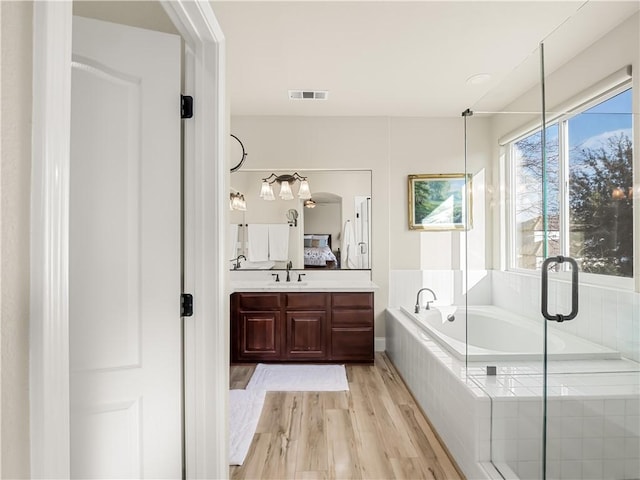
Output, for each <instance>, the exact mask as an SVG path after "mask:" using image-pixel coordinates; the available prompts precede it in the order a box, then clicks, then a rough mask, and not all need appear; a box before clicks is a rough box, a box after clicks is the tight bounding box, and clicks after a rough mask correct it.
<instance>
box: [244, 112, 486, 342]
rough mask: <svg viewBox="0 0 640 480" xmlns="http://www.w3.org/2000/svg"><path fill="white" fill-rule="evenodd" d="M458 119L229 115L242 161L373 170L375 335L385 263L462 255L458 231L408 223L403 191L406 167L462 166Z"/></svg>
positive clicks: (447, 169) (479, 160)
mask: <svg viewBox="0 0 640 480" xmlns="http://www.w3.org/2000/svg"><path fill="white" fill-rule="evenodd" d="M478 125H483V130H482V131H476V132H475V133H474V135H477V136H478V138H479V140H478V141H476V142H475V146H474V150H473V152H471V155H470V161H469V166H470V171H472V172H473V173H474V174H475V175H476V177H477V179H478V181H477V182H476V184H475V186H474V189H477V191H476V193H475V194H476V197H477V198H476V200H474V205H475V206H474V230H473V232H472V233H471V235H470V238H471V239H472V240H471V244H472V245H471V247H470V251H472V252H473V254H472V255H470V260H471V259H472V258H473V262H474V266H476V267H479V268H484V266H485V264H486V262H487V260H486V258H487V256H488V253H487V251H486V250H487V247H486V246H487V245H490V240H489V239H488V238H487V232H488V231H490V229H488V228H487V221H488V218H487V215H486V209H487V208H488V207H487V205H486V204H485V203H484V202H483V201H482V198H484V194H483V189H484V183H485V182H484V178H490V176H487V175H488V174H487V172H490V169H489V160H490V158H489V157H488V155H487V154H486V153H483V152H489V151H490V148H489V147H488V144H487V143H486V141H487V140H488V139H489V135H488V126H487V124H486V121H485V120H483V119H478ZM463 126H464V123H463V119H462V117H460V118H446V119H436V118H379V117H340V118H332V117H242V116H236V117H234V116H232V118H231V132H232V133H233V134H234V135H237V136H238V137H239V138H240V139H241V140H242V142H243V143H244V145H245V148H246V149H247V152H249V157H248V159H247V162H246V164H245V165H246V168H247V169H274V170H275V169H279V170H283V169H290V170H296V169H297V170H303V169H314V168H326V169H336V170H338V169H370V170H371V172H372V190H371V197H372V200H371V205H372V206H371V210H372V241H371V245H372V247H371V251H372V267H373V268H372V280H373V281H374V282H375V283H376V284H377V285H379V286H380V289H379V290H378V291H376V294H375V298H376V305H375V308H376V336H378V337H381V336H384V335H385V328H384V321H385V320H384V309H385V308H386V307H387V305H388V302H389V275H390V269H392V268H393V269H420V268H421V266H425V267H429V268H436V267H437V268H444V269H450V268H453V267H454V266H455V268H459V266H460V265H461V263H464V261H463V260H464V259H463V258H462V260H461V250H460V245H461V243H460V242H461V241H462V240H461V235H460V234H459V233H456V234H452V233H450V232H445V233H443V232H416V231H409V228H408V197H407V175H409V174H411V173H461V172H464V143H463V139H464V135H463V133H464V129H463ZM483 142H484V143H483ZM243 168H244V167H243ZM232 183H233V176H232ZM234 187H235V185H234ZM311 188H312V190H313V189H314V186H313V184H312V185H311ZM348 207H349V208H350V206H348ZM345 208H346V207H345Z"/></svg>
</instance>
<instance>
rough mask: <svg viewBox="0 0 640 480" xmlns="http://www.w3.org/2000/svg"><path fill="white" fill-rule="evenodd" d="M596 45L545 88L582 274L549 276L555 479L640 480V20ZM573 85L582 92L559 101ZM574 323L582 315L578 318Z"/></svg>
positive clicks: (551, 142)
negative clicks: (637, 147)
mask: <svg viewBox="0 0 640 480" xmlns="http://www.w3.org/2000/svg"><path fill="white" fill-rule="evenodd" d="M592 8H595V7H592ZM587 13H588V12H584V14H587ZM605 18H606V17H603V21H604V19H605ZM567 28H568V27H567ZM566 34H567V32H566V31H564V29H560V30H558V31H556V32H554V34H552V35H551V36H549V37H548V38H547V39H545V41H544V50H545V57H546V58H547V59H550V58H553V54H554V52H555V51H556V50H558V49H560V48H562V46H563V42H565V41H566V38H567V37H566ZM594 40H595V42H594V43H593V44H592V45H590V46H589V47H587V48H586V49H585V50H584V51H583V52H582V53H581V55H580V56H579V57H577V58H576V60H575V61H574V62H573V63H572V64H569V65H563V66H562V67H560V68H558V69H556V71H555V72H553V73H548V74H547V75H545V76H544V79H543V85H544V88H543V89H542V91H543V92H544V93H545V97H544V98H543V100H544V102H545V104H546V108H545V111H544V116H543V117H544V119H545V123H546V124H547V125H553V126H554V127H555V128H556V129H557V132H558V136H557V138H555V137H550V138H548V139H547V142H546V151H547V154H548V156H555V157H557V163H558V168H557V173H555V172H554V175H553V177H552V178H553V179H554V180H553V181H554V182H556V184H557V185H558V187H557V192H554V195H557V198H558V200H557V203H558V212H559V215H558V219H559V223H558V228H557V231H558V234H557V235H558V254H559V255H566V256H567V257H570V258H572V259H575V264H574V265H572V266H571V267H567V264H568V263H569V262H566V261H563V262H555V261H554V260H549V261H548V263H547V264H546V266H547V267H550V268H549V269H544V267H543V272H548V273H543V275H544V276H546V277H547V279H546V282H545V284H544V285H543V293H544V292H547V293H546V298H545V297H543V298H542V304H541V309H542V311H543V312H544V309H545V307H548V311H547V312H546V313H548V315H547V316H548V317H549V320H548V321H547V327H546V329H547V334H546V349H547V354H546V359H545V380H546V381H545V399H546V402H545V423H544V437H545V438H544V440H545V441H544V448H545V449H544V452H543V453H544V463H545V472H544V473H545V477H544V478H547V479H634V478H640V441H639V439H640V388H639V379H640V363H639V362H640V329H639V325H640V301H639V296H640V295H639V293H638V292H639V285H640V282H639V281H638V273H639V270H640V268H638V265H639V262H638V258H637V256H638V255H640V253H639V252H640V249H639V248H638V245H639V244H640V242H639V241H638V235H640V233H639V232H640V230H639V229H638V224H639V219H640V216H639V215H638V193H640V191H639V190H638V180H637V179H638V159H637V154H636V158H634V154H633V144H634V143H637V141H638V138H639V134H638V131H637V130H638V125H639V123H638V112H639V108H638V105H639V96H638V93H640V92H638V91H637V90H638V84H637V81H635V82H634V80H633V78H632V75H631V64H633V63H636V64H637V62H638V60H639V53H638V49H637V46H638V45H639V44H640V16H639V14H638V13H637V9H636V12H635V13H633V12H630V13H629V16H628V17H626V20H625V21H623V22H622V23H620V24H618V25H617V26H615V27H614V28H613V29H612V30H610V31H609V32H608V33H607V35H604V36H602V37H601V38H599V39H594ZM621 52H624V53H621ZM613 56H618V57H619V58H618V59H617V61H616V62H612V61H610V59H611V58H612V57H613ZM551 63H552V62H551V60H546V61H543V62H542V63H541V68H542V69H543V70H549V69H550V67H549V65H550V64H551ZM587 65H589V69H590V70H589V73H588V75H586V77H588V79H589V80H588V81H587V80H586V79H585V78H583V76H584V75H585V74H584V70H582V68H584V67H585V66H587ZM571 82H573V83H574V85H582V87H580V88H577V87H574V91H573V92H571V95H567V94H564V95H560V94H559V92H562V91H566V92H568V90H567V85H569V84H570V83H571ZM563 97H567V98H568V100H567V99H565V98H563ZM634 167H635V170H636V172H635V173H634ZM634 176H635V179H636V180H635V185H634ZM556 179H557V180H556ZM634 194H635V195H634ZM548 201H549V202H552V201H553V200H552V199H549V200H548ZM634 204H635V205H634ZM551 232H552V229H551V228H549V236H552V235H551ZM552 255H556V253H555V252H554V253H553V254H552ZM576 271H577V274H576ZM576 276H577V279H576V278H575V277H576ZM576 285H577V287H576ZM569 311H577V314H576V315H575V316H574V317H572V318H568V317H566V314H567V312H569ZM558 315H560V316H558ZM554 317H555V318H554Z"/></svg>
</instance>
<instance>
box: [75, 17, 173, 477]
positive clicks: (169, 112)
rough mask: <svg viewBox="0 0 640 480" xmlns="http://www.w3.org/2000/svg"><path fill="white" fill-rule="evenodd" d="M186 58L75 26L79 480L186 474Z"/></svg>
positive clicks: (164, 38) (159, 41) (156, 36)
mask: <svg viewBox="0 0 640 480" xmlns="http://www.w3.org/2000/svg"><path fill="white" fill-rule="evenodd" d="M180 48H181V43H180V38H179V37H177V36H175V35H168V34H164V33H158V32H152V31H147V30H142V29H137V28H132V27H125V26H122V25H116V24H111V23H107V22H101V21H97V20H91V19H86V18H80V17H74V19H73V66H72V94H71V97H72V100H71V180H70V185H71V187H70V188H71V192H70V232H69V234H70V238H69V243H70V253H69V255H70V272H69V273H70V278H69V284H70V303H69V309H70V311H69V318H70V382H71V385H70V403H71V475H72V477H74V478H180V477H181V475H182V428H181V425H182V423H181V421H182V412H181V409H182V400H181V397H182V395H181V319H180V304H179V296H180V288H181V285H180V114H179V112H180Z"/></svg>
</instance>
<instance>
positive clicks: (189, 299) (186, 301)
mask: <svg viewBox="0 0 640 480" xmlns="http://www.w3.org/2000/svg"><path fill="white" fill-rule="evenodd" d="M192 315H193V295H191V294H190V293H183V294H181V295H180V316H181V317H191V316H192Z"/></svg>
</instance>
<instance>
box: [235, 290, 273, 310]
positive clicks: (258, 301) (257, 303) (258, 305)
mask: <svg viewBox="0 0 640 480" xmlns="http://www.w3.org/2000/svg"><path fill="white" fill-rule="evenodd" d="M234 295H236V296H237V301H238V308H239V309H240V310H253V311H260V310H280V305H281V303H280V294H279V293H247V292H243V293H236V294H234Z"/></svg>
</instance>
